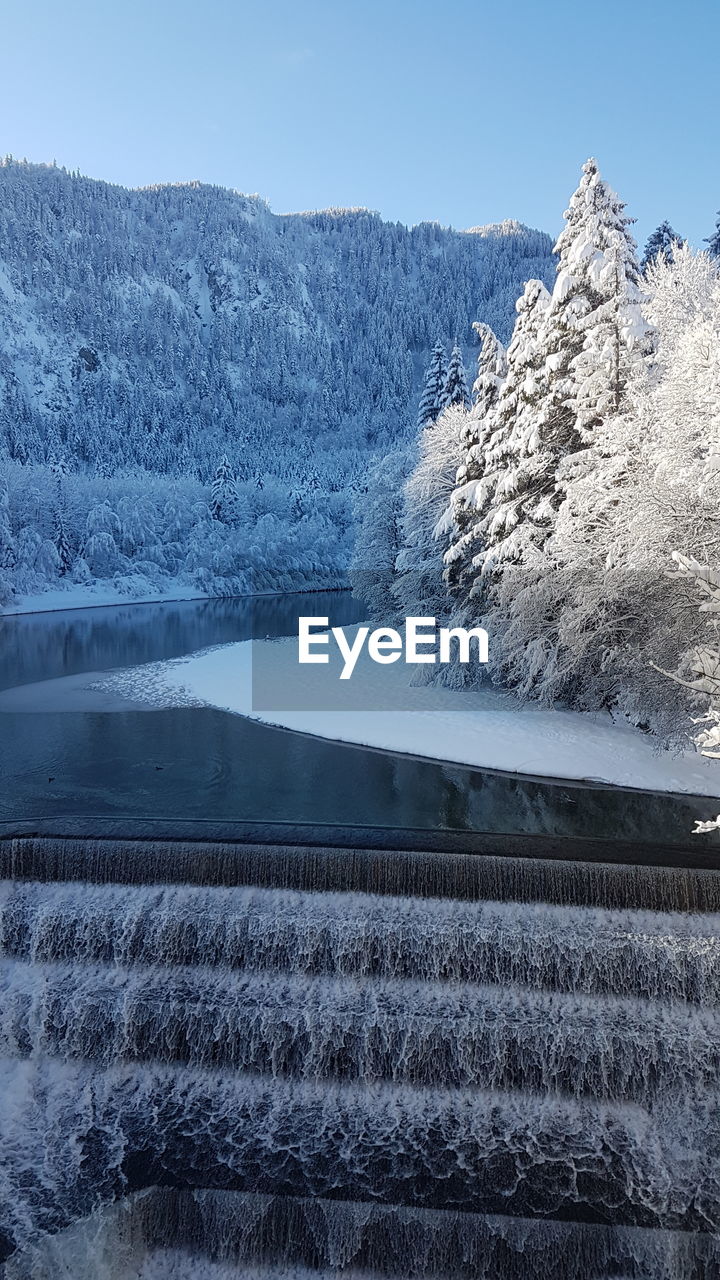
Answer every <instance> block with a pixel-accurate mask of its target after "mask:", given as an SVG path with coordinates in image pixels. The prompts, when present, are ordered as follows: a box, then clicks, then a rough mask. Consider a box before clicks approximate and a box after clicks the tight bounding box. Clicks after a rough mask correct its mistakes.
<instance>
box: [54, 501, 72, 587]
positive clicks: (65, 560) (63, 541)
mask: <svg viewBox="0 0 720 1280" xmlns="http://www.w3.org/2000/svg"><path fill="white" fill-rule="evenodd" d="M53 542H54V544H55V550H56V551H57V554H58V561H59V565H58V573H59V575H60V577H61V578H64V577H65V576H66V575H67V574H68V573H69V572H70V570H71V569H72V552H71V550H70V544H69V542H68V540H67V534H66V533H65V525H64V522H63V518H62V514H60V513H58V519H57V525H56V528H55V537H54V538H53Z"/></svg>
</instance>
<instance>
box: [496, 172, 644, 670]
mask: <svg viewBox="0 0 720 1280" xmlns="http://www.w3.org/2000/svg"><path fill="white" fill-rule="evenodd" d="M565 218H566V226H565V228H564V230H563V232H562V233H561V235H560V237H559V239H558V242H557V245H556V249H557V252H558V255H559V262H558V275H557V280H556V282H555V286H554V289H553V293H552V296H551V298H550V301H549V303H547V302H546V301H544V304H543V307H542V315H541V318H540V320H539V321H538V322H536V323H535V325H533V326H531V332H532V339H531V342H530V347H531V349H532V351H533V352H535V355H534V358H533V359H532V360H531V369H530V376H529V378H528V381H527V384H523V385H527V386H528V388H529V395H528V397H527V401H526V402H524V403H522V404H521V410H522V412H521V414H520V419H521V421H520V422H519V425H518V432H517V433H516V434H515V436H513V437H512V443H511V437H510V435H509V434H508V433H507V429H505V432H504V433H502V434H501V440H502V442H503V448H504V449H505V456H506V465H505V474H504V475H503V476H502V477H501V480H500V482H499V484H498V486H497V487H496V491H495V497H494V500H493V506H494V510H493V511H492V512H491V513H490V515H489V517H488V519H487V528H488V535H487V536H488V542H489V543H490V544H491V545H488V547H487V550H486V552H485V555H484V569H485V571H486V572H488V570H490V571H492V573H493V583H492V592H491V608H490V610H489V612H488V613H487V616H486V625H487V626H488V628H489V629H490V630H491V632H492V633H493V634H494V635H495V637H496V643H495V662H496V664H497V665H496V675H498V676H500V678H503V679H507V680H509V681H510V682H512V683H514V684H516V685H517V686H518V687H519V688H520V689H521V690H522V691H523V692H524V693H525V694H539V693H542V692H543V691H544V690H546V689H548V688H549V687H550V684H551V683H552V673H553V672H554V670H555V668H556V666H557V662H558V661H559V659H558V656H557V655H558V647H557V628H558V617H559V615H561V614H563V613H564V612H565V610H566V604H565V601H564V594H563V593H564V592H565V591H566V590H569V589H570V588H569V586H568V580H567V577H566V575H565V573H564V571H563V566H562V563H561V562H560V561H559V559H558V553H557V547H556V544H555V543H554V541H553V538H552V535H553V531H554V529H555V526H556V522H557V520H558V518H559V517H558V512H559V511H560V509H561V507H562V506H563V504H564V503H566V502H567V503H569V505H570V507H572V505H573V502H574V498H573V496H572V495H569V490H570V489H571V488H572V485H573V483H574V481H575V480H576V479H577V480H578V481H579V482H580V483H581V484H584V483H586V482H587V478H588V476H590V480H589V483H590V484H592V475H593V473H594V472H595V471H597V472H598V473H599V472H600V471H601V470H602V469H603V468H604V467H605V465H606V462H605V459H604V457H603V449H604V444H603V443H601V442H600V440H599V437H600V434H601V432H602V430H603V425H604V424H605V423H606V422H607V421H608V420H609V419H611V418H617V417H618V416H619V415H620V414H621V413H622V412H623V411H624V409H625V408H626V406H627V400H628V389H629V387H630V384H631V382H632V381H633V379H634V378H635V377H642V375H643V374H644V371H645V365H646V358H647V355H648V353H649V350H650V345H649V340H648V324H647V321H646V319H645V318H644V316H643V314H642V299H643V295H642V293H641V290H640V287H639V279H640V271H639V266H638V263H637V258H636V256H635V245H634V241H633V240H632V237H631V236H630V234H629V231H628V223H629V219H628V218H627V217H626V216H625V213H624V206H623V205H622V203H621V202H620V200H619V199H618V197H617V196H616V195H615V193H614V192H613V191H612V189H611V188H610V187H609V186H608V184H607V183H606V182H604V181H603V179H602V178H601V177H600V174H599V172H598V169H597V164H596V162H595V161H594V160H589V161H588V162H587V163H586V164H585V165H584V166H583V175H582V179H581V182H580V185H579V187H578V189H577V191H576V192H575V193H574V195H573V197H572V199H571V201H570V205H569V208H568V210H567V212H566V214H565ZM538 350H539V351H540V352H542V356H543V357H544V358H541V359H538V356H537V352H538ZM521 367H522V366H521ZM509 409H510V416H512V415H513V412H514V402H513V399H512V396H511V397H510V403H509ZM508 451H510V454H511V456H510V457H507V453H508ZM500 462H501V463H502V450H501V457H500ZM506 499H507V501H506ZM493 544H494V545H493ZM503 561H505V563H504V564H503Z"/></svg>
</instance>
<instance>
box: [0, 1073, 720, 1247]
mask: <svg viewBox="0 0 720 1280" xmlns="http://www.w3.org/2000/svg"><path fill="white" fill-rule="evenodd" d="M719 1101H720V1099H719V1098H718V1095H717V1093H713V1092H710V1091H708V1092H707V1093H706V1094H700V1095H699V1096H691V1097H685V1098H678V1097H674V1096H673V1097H671V1098H670V1099H668V1100H667V1104H666V1106H665V1109H663V1107H661V1106H660V1105H659V1104H658V1106H657V1107H656V1109H655V1110H654V1111H653V1113H652V1114H650V1113H648V1112H647V1111H645V1110H644V1109H643V1108H641V1107H638V1106H637V1105H633V1104H630V1103H622V1104H617V1103H606V1102H598V1101H595V1100H589V1099H567V1098H559V1097H552V1096H550V1097H548V1096H545V1095H542V1094H541V1095H537V1094H529V1093H491V1092H482V1091H477V1090H467V1089H430V1088H424V1089H413V1088H410V1087H409V1086H394V1085H388V1084H385V1083H383V1084H374V1085H364V1084H357V1083H355V1082H352V1083H342V1084H339V1083H337V1082H334V1081H333V1082H322V1083H315V1082H313V1083H311V1082H306V1081H303V1082H298V1081H292V1080H272V1079H268V1078H264V1077H257V1076H242V1075H237V1074H233V1073H225V1072H222V1071H215V1072H210V1071H199V1070H197V1069H191V1068H187V1067H182V1068H169V1067H165V1068H160V1067H150V1066H146V1065H141V1066H138V1065H137V1064H131V1065H129V1066H126V1067H113V1068H112V1069H108V1070H106V1071H97V1070H93V1069H92V1068H90V1067H88V1066H87V1065H86V1064H75V1063H66V1062H58V1061H56V1060H53V1059H35V1060H31V1061H28V1062H24V1061H19V1060H8V1059H5V1060H2V1061H1V1062H0V1106H1V1107H2V1113H3V1114H2V1115H1V1116H0V1130H1V1131H2V1132H3V1134H4V1138H5V1144H6V1145H5V1160H4V1167H3V1169H2V1172H1V1173H0V1178H1V1179H2V1187H1V1188H0V1191H1V1192H2V1194H1V1195H0V1201H1V1202H2V1203H3V1204H4V1205H7V1206H14V1205H20V1206H21V1208H20V1209H17V1210H15V1211H14V1212H16V1213H17V1212H21V1213H22V1215H23V1219H24V1220H25V1222H26V1223H27V1221H30V1222H33V1221H37V1224H38V1226H39V1227H40V1228H41V1229H44V1230H47V1229H50V1225H52V1223H53V1222H54V1223H55V1226H54V1228H53V1229H56V1230H57V1229H59V1228H60V1227H61V1226H63V1225H66V1224H67V1222H69V1221H71V1220H72V1219H73V1218H75V1217H81V1216H84V1214H85V1213H87V1212H89V1207H90V1205H91V1203H92V1201H93V1199H94V1198H97V1197H98V1196H102V1197H103V1198H105V1199H108V1198H112V1197H113V1196H115V1195H117V1194H119V1193H120V1192H121V1191H123V1190H127V1189H131V1190H132V1189H136V1190H139V1189H140V1188H142V1187H143V1186H148V1185H152V1184H156V1183H160V1184H171V1185H175V1186H186V1187H199V1186H206V1187H215V1188H218V1189H222V1188H227V1189H233V1190H243V1191H249V1190H256V1191H260V1192H265V1193H268V1194H271V1193H279V1194H283V1195H319V1196H323V1195H325V1196H327V1195H333V1196H340V1197H347V1198H351V1199H354V1200H368V1201H372V1200H378V1199H383V1200H386V1199H389V1200H392V1201H394V1202H397V1203H404V1204H410V1205H413V1204H415V1205H420V1206H424V1207H427V1208H438V1209H440V1208H456V1209H462V1210H465V1211H469V1212H475V1213H478V1212H482V1213H511V1214H518V1215H520V1216H524V1217H548V1216H552V1217H557V1218H566V1219H577V1220H583V1221H601V1222H602V1221H606V1222H613V1223H616V1224H627V1225H637V1226H648V1227H664V1228H668V1229H676V1230H677V1229H682V1230H698V1231H704V1230H715V1229H717V1228H719V1227H720V1186H719V1179H720V1162H719V1161H718V1152H719V1151H720V1108H719V1107H718V1102H719ZM48 1224H50V1225H48ZM25 1229H26V1230H27V1225H26V1227H25Z"/></svg>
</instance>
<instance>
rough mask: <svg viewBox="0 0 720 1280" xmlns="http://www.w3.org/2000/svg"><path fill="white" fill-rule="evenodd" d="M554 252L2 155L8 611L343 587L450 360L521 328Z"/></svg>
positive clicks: (494, 235) (1, 516) (532, 241)
mask: <svg viewBox="0 0 720 1280" xmlns="http://www.w3.org/2000/svg"><path fill="white" fill-rule="evenodd" d="M553 273H554V260H553V257H552V242H551V240H550V239H549V237H548V236H546V235H545V234H543V233H541V232H537V231H531V230H528V229H527V228H525V227H523V226H520V225H519V224H517V223H513V222H508V223H503V224H502V225H500V226H492V227H478V228H475V229H473V230H471V231H469V232H455V231H452V230H446V229H444V228H442V227H440V226H438V225H436V224H430V223H427V224H422V225H420V226H416V227H413V228H411V229H408V228H407V227H405V226H403V225H401V224H399V223H398V224H392V223H387V222H383V221H382V219H381V218H380V217H379V216H378V215H377V214H373V213H370V212H367V211H366V210H329V211H326V212H322V213H307V214H297V215H287V216H276V215H274V214H272V213H271V212H270V210H269V208H268V206H267V205H266V204H265V203H264V202H263V201H262V200H261V199H259V198H258V197H255V196H243V195H240V194H238V193H237V192H233V191H228V190H224V189H221V188H217V187H208V186H202V185H199V184H189V185H179V186H162V187H156V188H151V189H143V190H132V191H130V190H125V189H124V188H121V187H116V186H110V185H108V184H106V183H102V182H96V181H91V180H89V179H87V178H84V177H81V176H79V175H77V174H70V173H68V172H66V171H65V170H62V169H59V168H57V167H55V166H43V165H30V164H27V163H24V162H23V163H18V162H15V161H13V160H10V159H8V160H6V161H5V162H4V163H3V164H1V165H0V413H1V418H0V607H1V606H2V605H5V606H6V607H7V606H10V607H12V604H13V601H14V602H17V601H18V600H19V599H22V597H23V596H27V595H34V594H35V593H37V592H41V591H43V590H45V589H47V588H50V587H52V588H55V589H56V590H57V589H60V588H63V589H64V588H65V587H67V586H71V587H74V588H75V589H76V594H77V588H78V587H81V586H82V585H87V584H90V585H92V584H97V589H98V590H100V589H102V588H103V587H106V588H108V593H109V594H111V593H112V592H114V593H115V594H123V593H124V594H126V595H128V596H137V597H142V596H143V595H146V596H147V595H152V594H155V593H158V592H162V591H168V590H170V589H172V588H173V587H174V586H175V587H180V588H182V587H183V586H184V587H187V588H190V589H192V590H195V591H198V592H202V593H207V594H224V593H236V592H245V591H249V590H263V589H275V590H281V589H283V588H294V587H297V586H302V585H321V584H322V583H323V582H328V581H337V580H339V578H340V577H341V576H342V575H343V574H344V573H345V571H346V569H347V564H348V558H349V554H350V548H351V545H352V539H353V530H352V510H353V504H354V503H355V501H357V500H358V499H359V498H360V499H361V498H362V495H363V492H364V490H365V489H366V487H367V483H368V473H369V471H370V470H371V469H372V466H373V461H374V459H375V458H377V457H382V456H384V455H385V454H386V453H387V452H388V450H389V449H390V448H391V447H393V448H394V447H395V446H397V445H401V444H403V443H406V442H409V441H410V440H411V439H412V435H413V430H414V422H415V418H416V415H417V412H418V401H419V396H420V390H421V385H422V371H423V368H424V366H425V364H426V363H427V358H428V353H429V352H430V351H431V350H432V348H433V346H434V344H435V343H436V341H437V339H438V338H439V337H440V338H442V339H443V341H444V342H445V343H447V344H448V347H450V346H452V344H453V343H454V342H457V344H458V349H457V355H456V372H458V373H459V372H460V369H461V366H462V363H463V358H464V360H465V361H467V360H468V359H469V358H470V357H472V358H474V354H475V351H476V340H475V334H474V331H473V327H472V326H473V323H474V322H475V321H477V320H480V321H483V322H485V323H487V324H489V325H492V326H493V328H494V329H495V330H496V331H497V332H498V333H499V334H500V335H501V337H502V338H504V339H505V340H507V338H508V336H509V330H510V328H511V325H512V316H513V307H514V303H515V298H516V296H517V293H518V291H519V289H520V288H521V287H522V284H523V281H524V280H525V279H526V278H527V277H528V276H540V277H542V278H543V279H545V280H547V281H548V282H550V280H551V279H552V276H553Z"/></svg>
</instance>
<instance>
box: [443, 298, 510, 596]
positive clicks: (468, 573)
mask: <svg viewBox="0 0 720 1280" xmlns="http://www.w3.org/2000/svg"><path fill="white" fill-rule="evenodd" d="M474 328H475V331H476V333H477V334H478V337H479V339H480V343H481V346H480V353H479V355H478V369H477V378H476V379H475V383H474V385H473V397H474V399H473V406H472V410H471V412H470V415H469V417H468V418H467V420H466V425H465V432H464V436H463V438H462V439H461V442H460V443H461V447H462V451H463V456H464V460H463V462H461V464H460V466H459V468H458V472H457V476H456V478H455V483H456V487H455V490H454V491H453V494H452V498H451V503H450V507H449V508H448V511H447V512H446V515H445V517H444V521H445V525H446V527H447V528H448V529H450V530H454V534H451V538H450V546H449V548H448V550H447V552H446V554H445V581H446V584H447V587H448V589H449V591H450V593H451V594H452V595H453V596H455V597H456V599H457V600H458V602H459V603H462V602H465V601H467V600H468V598H469V596H470V594H471V592H472V588H473V585H474V582H475V578H476V576H477V575H476V570H475V568H474V565H473V560H474V558H475V556H476V554H477V552H478V550H479V542H478V537H479V523H480V511H481V510H482V509H483V507H484V502H485V498H486V495H485V494H484V493H483V489H482V484H483V479H484V476H485V471H486V460H485V452H486V449H487V448H488V445H489V441H490V439H491V436H492V433H493V430H494V421H493V410H494V408H495V405H496V403H497V399H498V395H499V393H500V388H501V386H502V383H503V379H504V377H505V373H506V369H507V362H506V352H505V348H504V347H503V345H502V343H501V342H500V341H499V340H498V338H497V337H496V336H495V334H494V333H493V331H492V329H491V328H490V326H489V325H487V324H482V323H480V324H476V325H474Z"/></svg>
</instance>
